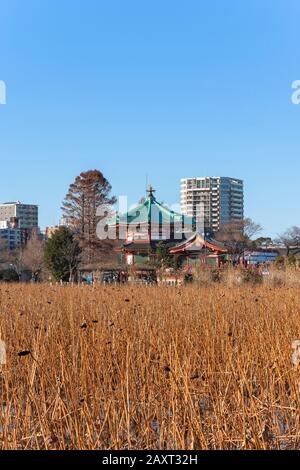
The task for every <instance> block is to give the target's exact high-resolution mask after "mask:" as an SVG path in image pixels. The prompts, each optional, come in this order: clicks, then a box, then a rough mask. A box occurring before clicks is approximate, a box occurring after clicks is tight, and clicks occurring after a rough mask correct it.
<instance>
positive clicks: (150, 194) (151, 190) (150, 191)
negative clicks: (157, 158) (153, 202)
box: [147, 184, 155, 198]
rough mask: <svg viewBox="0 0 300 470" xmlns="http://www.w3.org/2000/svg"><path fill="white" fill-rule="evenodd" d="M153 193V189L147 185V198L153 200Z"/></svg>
mask: <svg viewBox="0 0 300 470" xmlns="http://www.w3.org/2000/svg"><path fill="white" fill-rule="evenodd" d="M154 193H155V189H153V187H152V186H151V184H149V186H148V188H147V194H148V197H150V198H153V197H154Z"/></svg>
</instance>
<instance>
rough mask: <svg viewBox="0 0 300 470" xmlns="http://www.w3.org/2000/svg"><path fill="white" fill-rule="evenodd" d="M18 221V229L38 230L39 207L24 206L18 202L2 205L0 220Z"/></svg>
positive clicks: (0, 205) (0, 207) (33, 205)
mask: <svg viewBox="0 0 300 470" xmlns="http://www.w3.org/2000/svg"><path fill="white" fill-rule="evenodd" d="M12 219H17V220H18V227H19V228H20V229H22V230H28V231H31V230H32V229H37V228H38V225H39V223H38V206H37V205H35V204H22V203H21V202H20V201H17V202H6V203H4V204H0V220H2V221H11V220H12Z"/></svg>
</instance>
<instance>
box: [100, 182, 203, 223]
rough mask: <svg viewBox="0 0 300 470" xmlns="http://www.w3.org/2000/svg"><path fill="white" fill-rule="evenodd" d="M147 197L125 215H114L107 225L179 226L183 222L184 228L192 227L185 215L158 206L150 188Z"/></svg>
mask: <svg viewBox="0 0 300 470" xmlns="http://www.w3.org/2000/svg"><path fill="white" fill-rule="evenodd" d="M147 193H148V195H147V197H146V199H145V201H144V202H143V203H141V204H139V205H138V206H136V207H135V208H134V209H131V210H130V211H128V212H127V213H126V214H119V213H116V214H115V215H114V216H112V217H111V218H110V219H109V220H108V221H107V224H108V225H117V224H121V225H123V224H124V225H126V224H135V225H139V224H145V223H149V222H151V223H152V224H159V225H163V224H170V223H174V224H181V223H182V222H184V225H185V226H188V225H192V224H193V222H194V221H193V219H192V218H191V217H187V216H186V215H183V214H179V213H177V212H174V211H172V210H170V209H168V208H167V207H165V206H163V205H162V204H160V203H159V202H158V201H157V200H156V199H155V197H154V194H153V193H154V190H153V188H152V187H151V186H150V187H149V189H148V190H147Z"/></svg>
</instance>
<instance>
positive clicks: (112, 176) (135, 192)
mask: <svg viewBox="0 0 300 470" xmlns="http://www.w3.org/2000/svg"><path fill="white" fill-rule="evenodd" d="M299 15H300V4H299V1H298V0H251V1H250V0H248V1H246V0H244V1H241V0H226V1H225V0H212V1H204V0H187V1H185V2H182V1H177V0H163V1H162V0H159V1H158V0H151V1H146V0H145V1H141V0H126V1H124V0H109V1H102V0H85V1H83V0H80V1H78V0H0V80H4V81H5V82H6V85H7V104H6V105H5V106H0V163H1V166H0V168H1V174H0V201H8V200H16V199H20V200H22V201H23V202H28V203H38V204H39V207H40V225H41V226H42V227H44V226H46V225H51V224H54V223H57V222H58V220H59V217H60V205H61V201H62V199H63V197H64V195H65V193H66V192H67V189H68V185H69V184H70V183H71V182H72V181H73V179H74V178H75V176H76V175H77V174H79V173H80V172H81V171H85V170H88V169H94V168H98V169H100V170H101V171H103V173H104V175H105V176H106V177H107V178H108V179H109V181H110V182H111V184H112V186H113V192H114V194H116V195H119V194H122V195H123V194H127V195H128V197H129V201H130V203H134V202H136V200H138V199H139V198H140V197H141V196H142V195H143V193H144V192H145V185H146V183H145V181H146V174H148V181H149V182H151V183H152V184H153V185H154V186H155V187H156V189H157V197H158V198H159V199H160V200H163V201H165V202H166V203H169V204H173V203H176V202H178V201H179V181H180V178H182V177H187V176H208V175H212V176H217V175H221V176H234V177H238V178H243V179H244V180H245V209H246V210H245V213H246V215H247V216H249V217H251V218H253V219H254V220H255V221H257V222H260V223H261V224H262V225H263V227H264V233H265V234H271V235H272V236H275V235H276V234H277V233H278V232H280V231H282V230H284V229H285V228H287V227H289V226H291V225H300V220H299V219H300V216H299V210H298V194H299V182H298V180H297V177H298V175H299V173H300V159H299V156H300V147H299V126H300V105H299V106H295V105H293V104H292V103H291V94H292V89H291V83H292V81H294V80H297V79H300V60H299V59H300V50H299V39H300V37H299V36H300V31H299V26H298V23H299Z"/></svg>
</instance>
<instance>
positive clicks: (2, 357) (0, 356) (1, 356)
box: [0, 340, 6, 366]
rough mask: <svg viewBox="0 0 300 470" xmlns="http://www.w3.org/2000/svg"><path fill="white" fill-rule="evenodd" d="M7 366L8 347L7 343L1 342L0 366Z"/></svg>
mask: <svg viewBox="0 0 300 470" xmlns="http://www.w3.org/2000/svg"><path fill="white" fill-rule="evenodd" d="M5 364H6V346H5V342H4V341H2V340H0V366H4V365H5Z"/></svg>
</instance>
